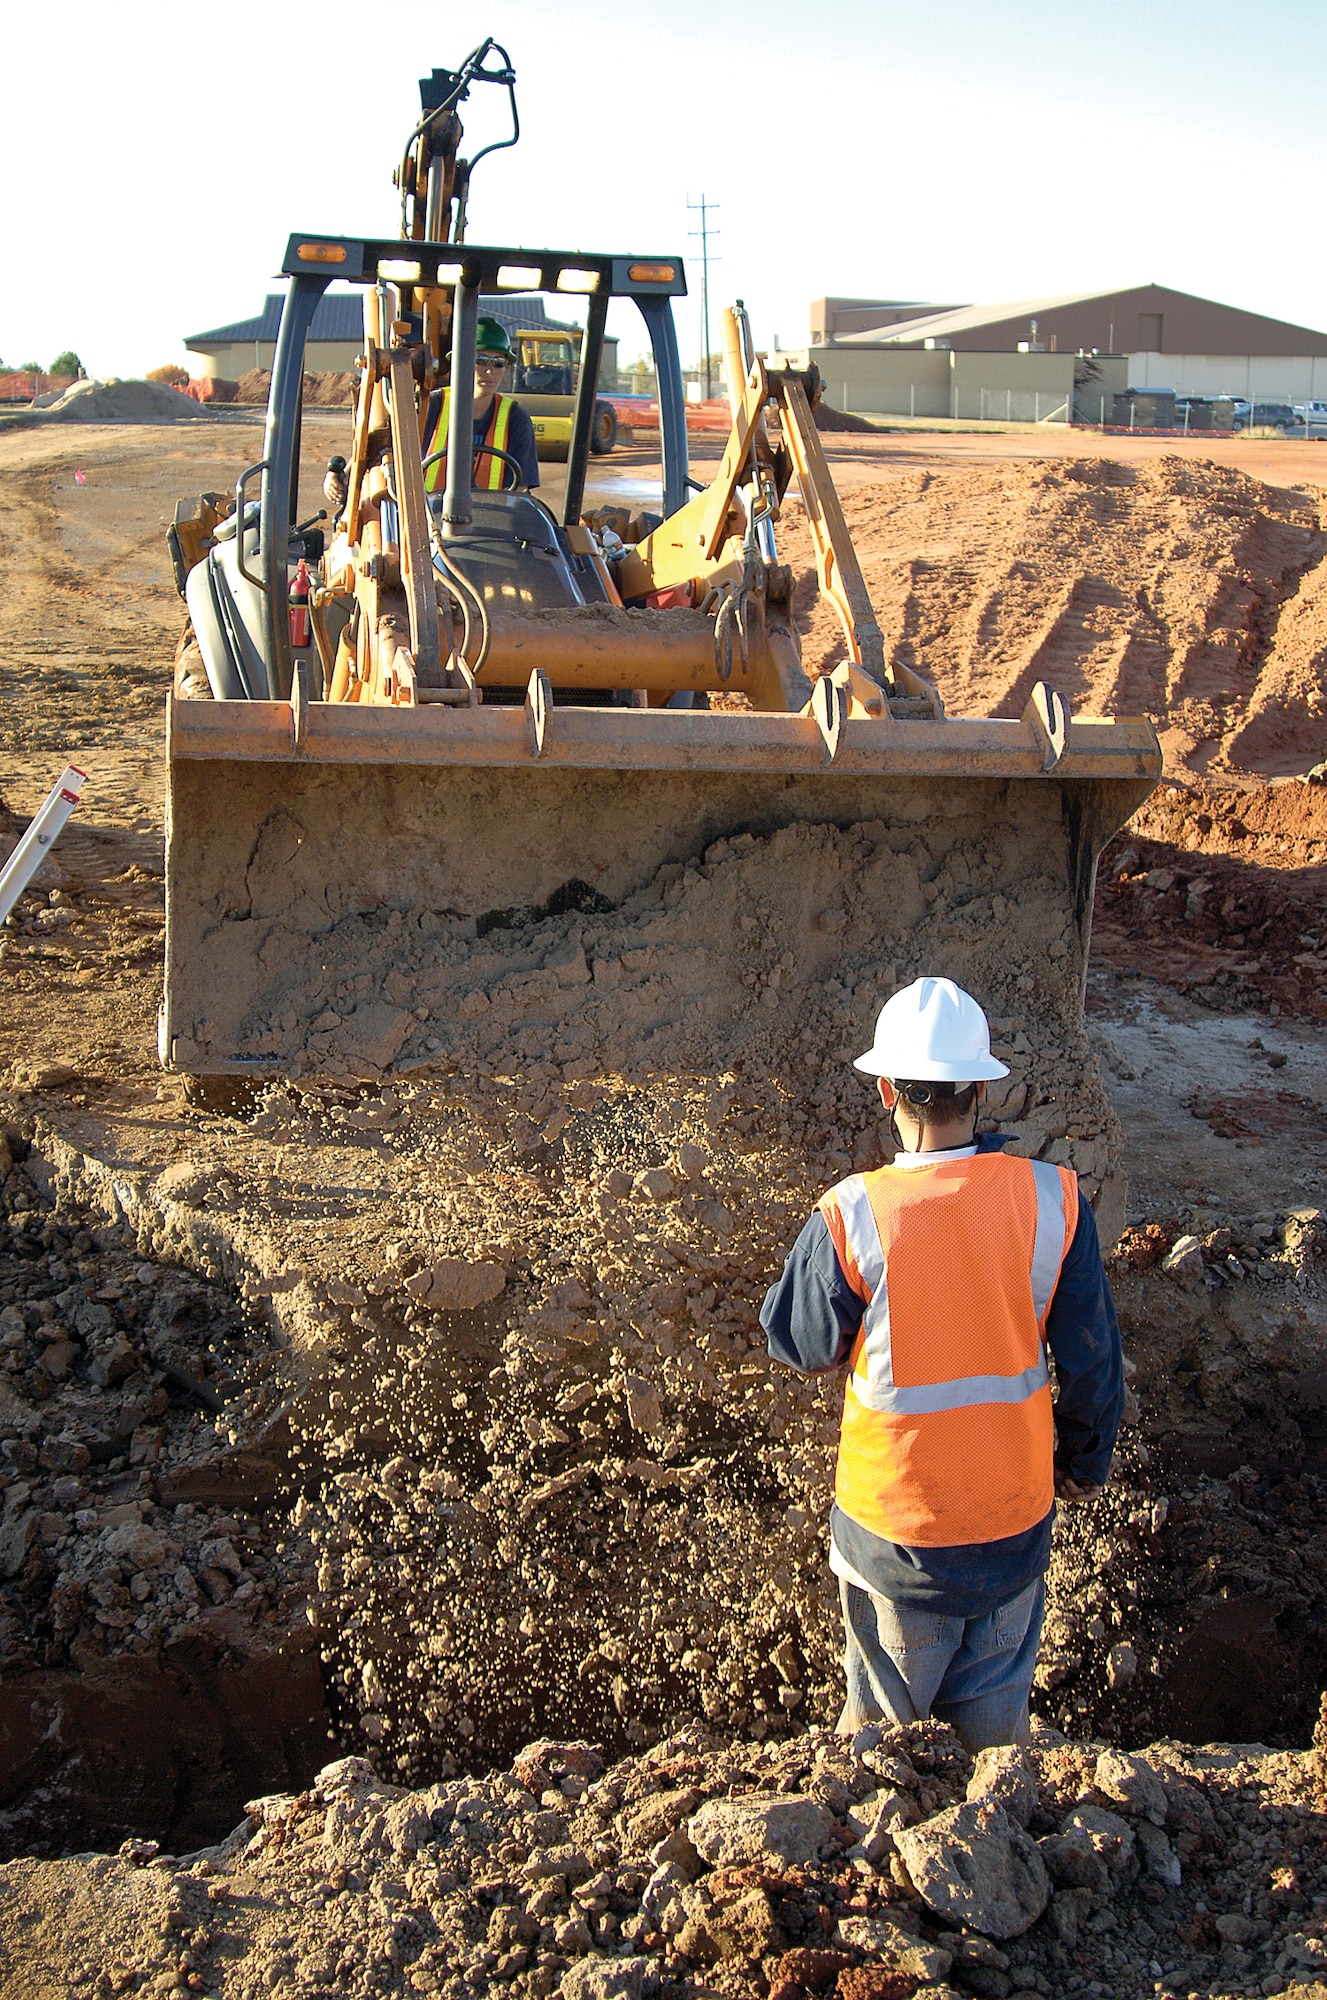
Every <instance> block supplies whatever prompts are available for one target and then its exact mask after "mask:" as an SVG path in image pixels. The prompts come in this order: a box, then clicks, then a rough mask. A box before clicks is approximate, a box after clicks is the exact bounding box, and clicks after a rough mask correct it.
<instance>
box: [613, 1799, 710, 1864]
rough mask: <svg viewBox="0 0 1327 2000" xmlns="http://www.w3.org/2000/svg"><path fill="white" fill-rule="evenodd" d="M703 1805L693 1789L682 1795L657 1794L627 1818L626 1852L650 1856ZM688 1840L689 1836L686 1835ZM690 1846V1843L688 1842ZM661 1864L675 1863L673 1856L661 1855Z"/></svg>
mask: <svg viewBox="0 0 1327 2000" xmlns="http://www.w3.org/2000/svg"><path fill="white" fill-rule="evenodd" d="M700 1802H701V1795H700V1793H699V1792H698V1791H696V1790H695V1788H694V1787H693V1786H691V1785H687V1786H685V1787H683V1788H682V1789H681V1790H680V1791H671V1792H654V1793H652V1794H651V1796H650V1797H649V1798H647V1799H642V1801H641V1803H640V1804H639V1805H638V1806H633V1807H632V1808H631V1810H630V1811H629V1812H627V1813H626V1814H624V1816H623V1835H624V1852H627V1853H630V1854H646V1853H648V1852H649V1851H650V1849H651V1848H652V1847H654V1846H655V1845H656V1844H657V1843H659V1842H661V1841H663V1840H665V1839H666V1837H667V1836H668V1835H669V1834H670V1833H672V1832H673V1831H674V1830H675V1829H676V1828H677V1827H679V1826H680V1825H681V1823H682V1821H683V1820H684V1819H689V1818H690V1816H691V1814H692V1813H693V1812H695V1810H696V1807H697V1806H698V1805H699V1804H700ZM683 1838H684V1839H687V1836H686V1835H685V1834H684V1835H683ZM688 1844H689V1841H688ZM657 1858H658V1859H659V1860H671V1859H672V1858H673V1857H672V1856H671V1855H660V1856H658V1857H657Z"/></svg>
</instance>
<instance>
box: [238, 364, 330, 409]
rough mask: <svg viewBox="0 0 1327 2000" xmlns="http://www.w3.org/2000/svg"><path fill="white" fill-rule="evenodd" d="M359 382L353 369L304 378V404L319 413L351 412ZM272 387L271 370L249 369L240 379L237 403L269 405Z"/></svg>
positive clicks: (313, 374) (320, 373)
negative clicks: (330, 411)
mask: <svg viewBox="0 0 1327 2000" xmlns="http://www.w3.org/2000/svg"><path fill="white" fill-rule="evenodd" d="M356 379H357V378H356V376H355V373H354V371H353V369H349V368H346V369H340V370H337V369H324V370H322V371H317V370H315V371H311V372H310V373H308V374H306V375H305V377H304V400H305V402H306V403H307V404H309V405H310V406H311V407H313V408H316V409H323V410H339V409H349V408H350V406H351V404H352V403H353V402H354V400H355V383H356ZM271 387H272V371H271V369H270V368H250V369H248V370H247V371H246V373H245V374H243V375H241V377H240V379H239V385H238V396H237V400H238V401H239V402H241V403H266V401H267V397H268V392H269V390H270V389H271Z"/></svg>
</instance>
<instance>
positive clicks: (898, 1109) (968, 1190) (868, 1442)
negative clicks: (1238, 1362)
mask: <svg viewBox="0 0 1327 2000" xmlns="http://www.w3.org/2000/svg"><path fill="white" fill-rule="evenodd" d="M856 1067H857V1068H858V1069H859V1070H862V1071H864V1072H865V1073H866V1075H868V1076H872V1077H874V1078H876V1079H877V1087H878V1089H879V1092H880V1101H881V1103H882V1104H883V1105H884V1107H885V1110H886V1111H887V1112H890V1113H891V1114H892V1118H893V1126H894V1131H895V1134H896V1138H897V1144H898V1150H897V1152H896V1153H895V1154H894V1157H893V1160H892V1161H891V1162H890V1163H889V1164H888V1165H886V1166H882V1167H879V1168H877V1169H876V1170H875V1171H873V1172H869V1173H861V1174H852V1175H850V1176H849V1178H848V1179H847V1180H845V1181H840V1182H839V1184H838V1186H837V1187H834V1188H831V1189H830V1191H829V1193H828V1194H826V1195H825V1196H823V1197H822V1199H821V1200H820V1201H819V1202H818V1203H817V1205H816V1209H815V1212H814V1213H813V1215H812V1216H811V1219H810V1220H809V1222H808V1223H807V1225H806V1227H805V1228H804V1229H803V1231H802V1233H801V1235H800V1236H799V1237H798V1239H797V1242H796V1243H795V1244H794V1246H793V1248H792V1250H791V1251H790V1253H789V1255H788V1259H787V1262H786V1263H785V1265H784V1269H783V1275H782V1276H781V1277H780V1278H779V1280H778V1282H777V1284H775V1285H772V1286H771V1287H770V1290H769V1293H768V1295H767V1297H766V1299H765V1303H764V1306H763V1307H762V1308H761V1314H760V1319H761V1324H762V1326H763V1327H764V1328H765V1331H766V1334H767V1335H768V1338H769V1351H770V1354H771V1355H772V1356H773V1358H774V1359H775V1360H776V1361H781V1362H785V1363H786V1364H787V1365H788V1366H789V1367H791V1368H796V1369H798V1370H800V1371H801V1372H802V1373H804V1374H823V1373H827V1372H829V1371H831V1370H835V1369H839V1368H846V1370H847V1381H846V1385H845V1389H844V1403H843V1422H842V1429H841V1433H840V1438H839V1456H838V1469H837V1474H836V1478H835V1499H834V1506H833V1510H832V1513H831V1517H830V1566H831V1568H832V1569H833V1570H834V1571H835V1573H836V1574H837V1576H838V1579H839V1592H840V1599H841V1603H842V1607H843V1622H844V1629H845V1635H846V1667H847V1680H848V1691H847V1702H846V1704H845V1707H844V1710H843V1715H842V1717H841V1719H840V1722H839V1727H840V1729H842V1730H845V1731H850V1732H855V1731H856V1730H857V1729H858V1728H859V1727H860V1726H861V1725H862V1724H864V1723H867V1722H870V1721H874V1720H880V1719H883V1720H886V1721H890V1722H913V1721H916V1720H918V1719H919V1718H921V1717H923V1716H926V1715H931V1714H934V1715H936V1716H938V1717H940V1718H941V1719H942V1720H944V1721H947V1722H949V1723H951V1724H952V1725H953V1727H954V1728H955V1730H956V1731H957V1732H958V1734H959V1736H960V1737H961V1738H962V1740H963V1741H964V1743H965V1744H966V1745H967V1747H968V1749H969V1750H971V1751H973V1752H975V1751H977V1750H981V1749H985V1748H987V1747H988V1746H990V1745H992V1744H1000V1743H1019V1742H1023V1741H1025V1740H1026V1738H1027V1734H1028V1729H1029V1717H1028V1700H1029V1695H1030V1692H1031V1687H1032V1670H1033V1668H1034V1666H1035V1665H1036V1658H1037V1645H1038V1641H1039V1639H1040V1635H1041V1621H1042V1613H1043V1610H1044V1604H1045V1588H1044V1582H1043V1579H1044V1574H1045V1569H1046V1564H1047V1561H1048V1560H1049V1556H1050V1540H1051V1523H1052V1519H1053V1517H1054V1511H1055V1500H1056V1497H1057V1496H1058V1497H1059V1498H1060V1499H1062V1500H1068V1501H1082V1500H1091V1499H1093V1498H1095V1496H1096V1495H1097V1494H1098V1493H1099V1492H1100V1491H1101V1488H1102V1486H1103V1485H1104V1483H1105V1481H1106V1479H1107V1477H1108V1476H1109V1472H1110V1462H1111V1455H1112V1452H1113V1450H1114V1446H1115V1437H1116V1433H1117V1431H1118V1429H1119V1424H1120V1417H1121V1414H1122V1411H1123V1406H1124V1369H1123V1356H1122V1354H1121V1349H1120V1331H1119V1324H1118V1322H1117V1320H1116V1317H1115V1307H1114V1304H1113V1302H1112V1300H1111V1296H1110V1287H1109V1285H1108V1284H1107V1281H1106V1273H1105V1270H1104V1269H1103V1266H1102V1261H1101V1250H1100V1247H1099V1245H1098V1242H1097V1232H1096V1225H1095V1223H1094V1221H1093V1217H1092V1210H1091V1207H1090V1206H1089V1204H1088V1203H1087V1201H1085V1200H1083V1199H1081V1198H1080V1195H1079V1189H1078V1182H1077V1180H1076V1178H1075V1176H1074V1174H1073V1173H1072V1171H1071V1170H1070V1169H1069V1168H1068V1167H1059V1166H1051V1165H1049V1164H1048V1163H1046V1162H1045V1161H1041V1160H1025V1159H1018V1158H1015V1157H1014V1156H1013V1155H1011V1154H1008V1153H1006V1152H1004V1151H1003V1150H1002V1149H1003V1146H1004V1143H1005V1142H1004V1139H1003V1138H1002V1137H1001V1136H1000V1135H998V1134H995V1133H983V1134H981V1135H980V1137H979V1136H978V1135H977V1131H976V1123H977V1116H978V1107H979V1106H980V1104H981V1101H982V1099H983V1097H984V1096H985V1094H986V1086H987V1084H988V1083H991V1082H994V1081H995V1080H996V1079H998V1078H999V1077H1002V1076H1007V1075H1008V1073H1009V1072H1008V1069H1007V1067H1006V1065H1005V1064H1004V1063H1002V1062H999V1061H998V1060H997V1059H996V1058H995V1057H994V1056H993V1055H992V1054H991V1043H990V1030H989V1027H988V1025H987V1020H986V1016H985V1014H984V1013H983V1012H982V1010H981V1008H980V1007H979V1006H978V1005H977V1002H976V1001H975V1000H974V999H973V998H972V996H971V994H968V993H965V992H964V991H963V990H962V988H961V987H959V986H956V985H955V984H954V982H953V981H952V980H951V979H918V980H915V981H914V982H913V984H912V985H911V986H907V987H905V988H904V989H903V990H902V991H901V992H899V993H896V994H894V996H893V998H892V999H890V1000H889V1001H887V1002H886V1004H885V1005H884V1006H883V1007H882V1008H881V1010H880V1015H879V1018H878V1020H877V1022H876V1030H875V1041H874V1043H873V1044H872V1046H871V1048H869V1049H868V1050H867V1051H866V1053H865V1054H864V1055H861V1056H858V1058H857V1061H856ZM1048 1351H1049V1353H1050V1354H1052V1355H1053V1356H1054V1357H1055V1369H1056V1379H1057V1382H1058V1388H1059V1397H1058V1401H1057V1402H1056V1404H1055V1405H1054V1407H1052V1403H1051V1392H1050V1375H1049V1369H1048V1365H1047V1353H1048Z"/></svg>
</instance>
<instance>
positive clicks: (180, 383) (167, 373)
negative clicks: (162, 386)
mask: <svg viewBox="0 0 1327 2000" xmlns="http://www.w3.org/2000/svg"><path fill="white" fill-rule="evenodd" d="M143 379H144V381H146V382H165V383H166V384H167V385H168V387H170V388H172V389H182V388H183V387H184V385H185V383H186V382H187V381H188V380H189V370H188V369H187V368H181V366H180V364H179V362H178V361H164V362H163V363H162V365H161V367H160V368H149V369H148V371H147V374H146V375H145V376H144V378H143Z"/></svg>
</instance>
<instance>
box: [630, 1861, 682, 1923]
mask: <svg viewBox="0 0 1327 2000" xmlns="http://www.w3.org/2000/svg"><path fill="white" fill-rule="evenodd" d="M690 1886H691V1878H690V1877H689V1876H688V1875H687V1874H685V1873H684V1872H683V1870H682V1869H681V1868H679V1867H678V1866H677V1864H676V1862H672V1861H666V1862H664V1863H663V1865H662V1866H661V1867H659V1868H656V1869H655V1871H654V1873H653V1875H651V1877H650V1879H649V1881H648V1882H647V1883H646V1884H645V1888H644V1891H643V1893H642V1895H641V1899H640V1906H641V1908H642V1910H644V1912H645V1914H646V1916H647V1917H650V1918H652V1919H653V1921H654V1922H655V1923H656V1924H662V1922H663V1919H664V1916H665V1914H666V1912H667V1910H668V1908H669V1906H670V1905H671V1904H672V1903H675V1902H676V1901H677V1899H678V1898H679V1897H680V1895H681V1894H682V1891H683V1890H684V1889H688V1888H690Z"/></svg>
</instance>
